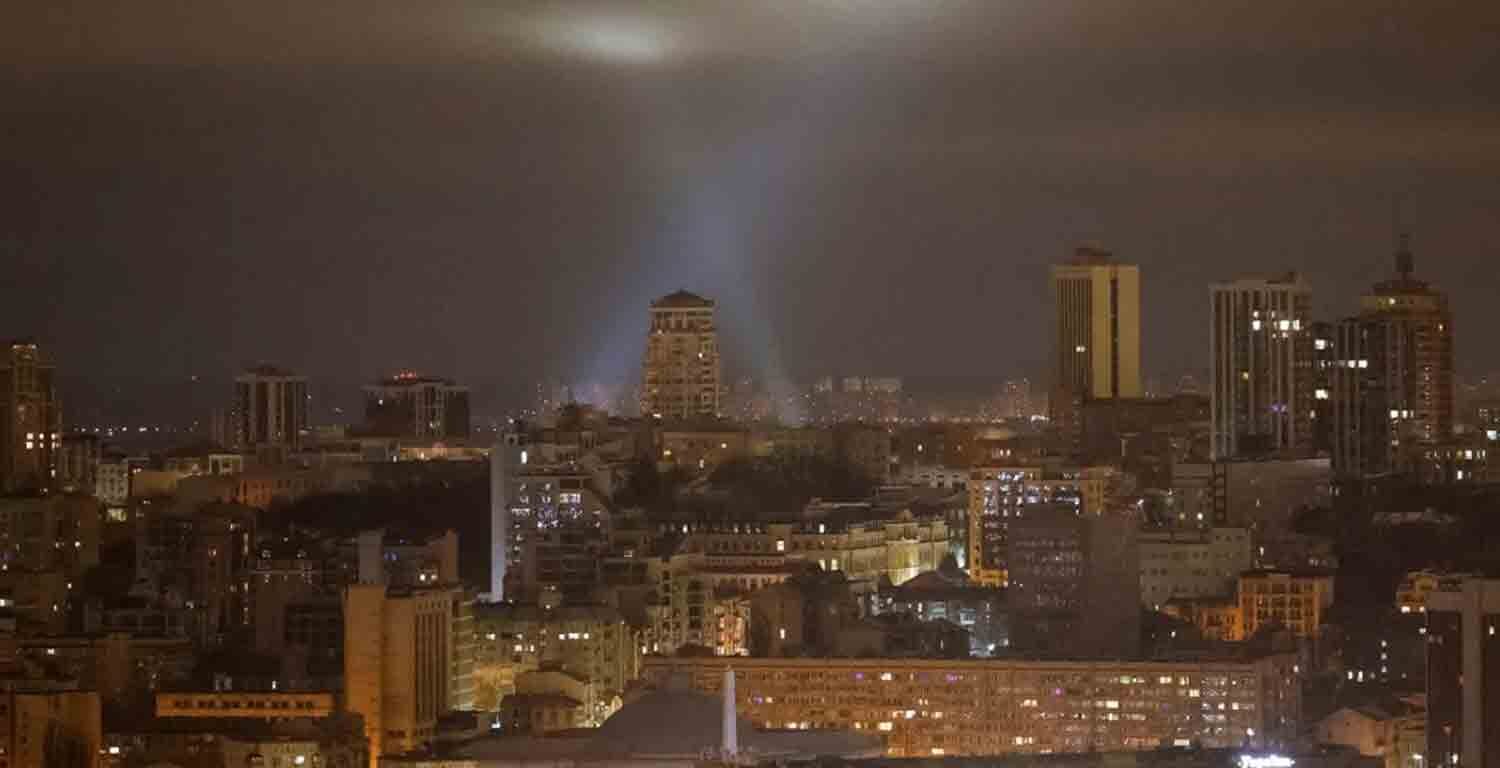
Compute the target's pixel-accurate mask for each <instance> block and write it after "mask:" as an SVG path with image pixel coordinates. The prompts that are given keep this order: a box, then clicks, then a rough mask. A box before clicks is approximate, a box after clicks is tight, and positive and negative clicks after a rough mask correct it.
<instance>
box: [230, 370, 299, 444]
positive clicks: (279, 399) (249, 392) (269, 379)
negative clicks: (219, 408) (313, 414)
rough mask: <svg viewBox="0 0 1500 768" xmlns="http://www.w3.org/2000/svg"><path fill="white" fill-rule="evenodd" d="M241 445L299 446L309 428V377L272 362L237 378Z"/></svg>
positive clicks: (237, 430) (237, 432) (237, 425)
mask: <svg viewBox="0 0 1500 768" xmlns="http://www.w3.org/2000/svg"><path fill="white" fill-rule="evenodd" d="M234 426H235V435H234V437H235V440H236V441H237V443H238V445H237V447H239V448H241V449H253V448H256V447H259V446H280V447H285V448H297V447H299V446H300V445H301V444H302V433H303V432H305V431H307V379H306V378H305V377H302V376H298V375H296V374H294V373H292V372H290V371H286V370H283V369H280V368H277V367H275V366H271V365H261V366H257V367H255V368H251V369H250V370H248V371H245V372H244V373H242V374H240V375H239V376H237V377H235V380H234Z"/></svg>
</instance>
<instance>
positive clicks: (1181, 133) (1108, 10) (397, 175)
mask: <svg viewBox="0 0 1500 768" xmlns="http://www.w3.org/2000/svg"><path fill="white" fill-rule="evenodd" d="M18 5H19V7H18V8H15V9H8V13H7V17H6V23H4V24H0V103H4V104H5V105H6V108H7V113H6V126H7V128H6V140H5V141H4V142H3V143H0V177H3V178H4V179H5V180H6V183H5V184H4V185H0V270H3V273H4V274H5V276H6V278H7V284H14V285H24V286H26V290H24V291H19V292H12V293H11V294H8V295H7V297H6V299H5V300H4V301H0V336H10V335H32V336H37V337H40V339H41V340H42V341H43V343H44V344H46V345H47V348H48V349H50V350H52V352H53V353H54V356H55V357H57V358H58V360H59V362H60V363H61V364H62V365H63V370H64V371H65V372H66V374H67V377H69V378H71V380H72V383H71V384H70V385H69V390H68V391H67V392H66V393H65V394H66V395H67V402H69V403H70V408H71V409H72V410H71V412H73V413H77V412H79V411H80V410H82V411H87V410H89V409H93V410H95V411H98V412H112V411H116V410H118V409H121V408H130V407H133V406H137V405H138V406H140V407H142V408H145V409H146V410H147V411H148V412H158V411H159V412H166V413H167V415H169V416H175V414H174V413H171V412H172V411H173V410H174V409H182V408H191V409H195V410H202V409H204V408H206V407H208V406H210V405H219V404H221V401H222V400H223V398H224V396H225V392H226V391H227V385H226V384H225V383H224V382H225V381H226V380H227V378H228V377H229V375H230V373H231V372H232V371H233V370H234V369H235V368H236V367H238V366H240V365H243V364H245V363H247V362H253V361H256V360H274V361H278V362H280V363H282V364H283V365H286V366H289V367H292V368H295V369H298V370H300V371H303V372H305V373H307V374H308V375H309V376H310V377H311V379H312V380H313V387H312V390H313V393H314V396H315V398H316V402H317V403H318V404H320V405H338V404H343V405H345V406H352V405H353V404H354V403H356V402H357V400H358V384H359V383H360V382H361V381H364V380H367V379H371V378H374V377H376V376H379V375H381V374H384V373H387V372H389V371H391V370H393V369H398V368H415V369H421V370H425V371H429V372H432V373H436V374H443V375H451V376H455V377H457V378H460V379H462V380H464V381H466V382H469V383H470V384H472V385H473V386H474V387H475V391H476V401H477V403H476V405H477V407H478V409H479V410H480V411H481V413H488V409H493V408H494V407H497V406H499V405H501V404H507V403H514V402H516V401H517V400H518V399H519V398H521V397H523V396H525V395H526V394H527V393H528V392H530V391H531V387H532V384H533V383H534V382H535V381H537V380H538V379H541V378H562V379H567V380H572V381H587V380H594V379H597V380H612V381H620V380H625V381H629V380H632V379H633V378H634V377H635V376H636V374H637V368H638V365H639V358H640V353H641V347H642V341H643V335H644V331H645V323H646V317H645V315H646V311H645V307H646V303H647V302H649V301H650V300H651V299H652V298H653V297H655V296H659V295H661V294H664V293H667V292H670V291H672V290H676V289H678V288H687V289H690V290H695V291H698V292H701V293H703V294H705V295H708V296H712V297H713V298H716V299H718V300H719V303H720V307H721V309H720V313H721V320H722V323H721V324H722V327H723V329H724V333H723V336H724V351H725V357H726V360H727V361H728V367H729V369H730V372H731V373H735V374H740V375H754V376H758V377H763V378H770V379H779V378H790V379H793V380H796V381H799V382H805V381H807V380H808V379H809V378H811V377H814V376H818V375H823V374H828V373H840V372H847V373H850V374H866V375H882V374H885V375H898V376H900V375H904V376H909V377H916V376H924V375H938V376H961V377H987V378H996V379H998V378H1002V377H1007V376H1023V375H1029V376H1032V377H1040V376H1041V375H1042V374H1043V371H1044V370H1045V366H1046V360H1047V346H1046V338H1047V336H1048V329H1049V325H1048V314H1047V310H1048V307H1047V295H1048V292H1047V283H1046V268H1047V265H1048V264H1050V263H1052V262H1054V261H1056V260H1058V259H1059V258H1062V257H1064V256H1065V255H1066V254H1067V253H1068V252H1069V251H1070V250H1071V248H1072V247H1073V246H1074V245H1075V244H1077V243H1079V242H1083V241H1094V242H1097V243H1099V244H1101V245H1103V246H1105V247H1108V248H1110V249H1112V250H1114V251H1116V252H1117V253H1118V254H1119V255H1120V256H1121V257H1122V258H1125V259H1129V260H1131V261H1135V262H1137V263H1139V264H1140V265H1141V266H1142V270H1143V292H1144V299H1145V302H1146V305H1147V306H1146V311H1145V313H1144V319H1143V323H1144V342H1143V355H1144V357H1145V367H1146V369H1147V372H1148V374H1154V375H1157V376H1159V377H1160V378H1162V379H1164V380H1168V381H1170V380H1172V379H1175V377H1176V375H1177V374H1179V373H1181V372H1184V371H1191V370H1197V369H1200V368H1202V367H1204V364H1205V360H1206V356H1207V339H1206V334H1205V330H1204V329H1205V328H1206V319H1205V316H1206V309H1207V301H1206V297H1207V284H1208V283H1209V282H1210V281H1213V280H1218V279H1225V278H1232V277H1236V276H1240V275H1242V274H1244V273H1245V272H1247V271H1254V272H1271V271H1281V270H1286V269H1299V270H1301V271H1303V272H1304V273H1305V274H1306V276H1307V278H1308V279H1309V280H1310V282H1311V283H1312V285H1313V286H1314V291H1315V304H1316V307H1315V308H1316V309H1317V311H1318V312H1319V313H1320V314H1324V315H1325V316H1330V317H1334V316H1337V315H1338V314H1339V313H1343V312H1347V311H1350V310H1351V309H1352V308H1353V306H1354V304H1355V300H1356V297H1357V296H1358V293H1359V291H1360V290H1362V289H1363V288H1364V287H1365V286H1367V285H1368V284H1369V283H1370V282H1372V281H1373V280H1375V279H1378V278H1381V277H1383V276H1385V275H1386V274H1387V273H1388V272H1389V271H1390V269H1391V264H1390V255H1389V254H1390V251H1391V248H1392V243H1393V240H1394V237H1393V231H1392V230H1393V229H1394V228H1396V227H1398V226H1399V227H1401V228H1405V229H1410V230H1411V231H1412V235H1413V243H1414V247H1415V250H1416V255H1417V270H1418V272H1419V274H1420V275H1421V276H1423V277H1426V278H1428V279H1431V280H1432V281H1434V282H1435V283H1437V284H1438V285H1439V286H1440V287H1442V288H1444V289H1445V290H1447V291H1449V293H1450V295H1451V299H1452V303H1453V305H1454V307H1455V312H1456V322H1457V324H1458V326H1459V333H1458V338H1459V346H1458V363H1459V367H1460V369H1461V370H1467V371H1483V370H1490V369H1494V368H1496V367H1500V349H1497V348H1495V347H1494V346H1493V345H1486V344H1484V343H1483V342H1482V339H1483V336H1482V335H1481V334H1480V332H1479V331H1478V329H1482V328H1486V327H1490V326H1493V325H1495V324H1497V323H1500V303H1497V302H1494V301H1492V300H1491V299H1492V297H1493V295H1494V294H1495V292H1496V290H1497V289H1500V285H1497V282H1496V281H1497V279H1500V278H1497V277H1496V270H1494V268H1493V264H1494V263H1496V261H1497V258H1500V230H1497V229H1496V228H1495V227H1494V221H1495V212H1496V211H1497V210H1500V113H1497V110H1496V106H1495V99H1494V94H1495V91H1494V83H1495V82H1500V59H1497V58H1496V57H1495V56H1494V40H1496V39H1500V3H1482V2H1460V1H1459V0H1451V1H1445V0H1438V1H1437V2H1432V3H1413V2H1409V1H1408V0H1359V1H1357V2H1356V1H1355V0H1301V1H1298V2H1294V1H1293V0H1256V1H1254V2H1252V1H1251V0H1225V2H1215V3H1210V4H1184V3H1182V2H1180V0H1141V1H1139V2H1098V1H1097V0H757V1H753V2H747V1H745V0H733V1H731V0H638V1H631V0H608V1H607V2H606V1H604V0H574V1H572V2H562V1H561V0H558V1H556V2H540V1H538V0H513V1H512V2H479V1H478V0H431V1H430V2H421V3H412V2H404V1H400V2H398V0H325V1H324V2H318V3H301V2H290V0H266V2H260V3H239V2H228V1H227V0H202V1H201V2H192V3H182V2H175V1H173V2H168V0H140V2H134V3H130V4H108V3H98V2H92V1H90V0H59V1H58V2H51V3H21V4H18ZM1397 199H1401V200H1404V201H1405V202H1404V204H1403V205H1402V206H1401V214H1400V221H1399V222H1398V221H1393V217H1392V210H1393V207H1394V206H1393V203H1394V201H1395V200H1397ZM1466 328H1469V329H1475V330H1474V331H1473V332H1472V333H1471V332H1466V331H1465V330H1464V329H1466ZM1465 339H1468V340H1469V341H1465ZM193 376H198V377H199V379H198V382H203V383H190V382H193V379H192V377H193ZM152 409H155V411H152Z"/></svg>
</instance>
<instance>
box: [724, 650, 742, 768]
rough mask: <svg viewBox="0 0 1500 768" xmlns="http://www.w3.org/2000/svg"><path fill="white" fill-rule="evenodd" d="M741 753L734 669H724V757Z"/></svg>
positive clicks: (727, 667)
mask: <svg viewBox="0 0 1500 768" xmlns="http://www.w3.org/2000/svg"><path fill="white" fill-rule="evenodd" d="M739 753H740V739H739V733H738V728H737V725H736V715H735V711H734V667H729V666H726V667H724V756H725V757H726V758H728V757H735V756H736V755H738V754H739Z"/></svg>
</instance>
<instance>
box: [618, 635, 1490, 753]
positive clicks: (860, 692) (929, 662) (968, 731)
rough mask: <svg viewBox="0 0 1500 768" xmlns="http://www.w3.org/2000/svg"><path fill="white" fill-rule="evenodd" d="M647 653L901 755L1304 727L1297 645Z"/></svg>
mask: <svg viewBox="0 0 1500 768" xmlns="http://www.w3.org/2000/svg"><path fill="white" fill-rule="evenodd" d="M1131 607H1132V609H1134V606H1131ZM1304 663H1305V662H1304ZM644 667H645V677H646V678H647V679H651V680H672V679H682V678H683V676H688V677H687V680H689V681H690V682H691V684H692V685H693V686H694V687H696V688H698V689H699V690H703V691H706V692H712V693H718V692H720V691H721V690H723V687H724V686H723V680H724V678H725V674H724V669H725V667H733V668H734V673H735V678H736V682H735V688H736V690H735V694H736V696H735V698H736V701H737V703H738V704H739V712H740V715H741V716H742V717H744V718H745V719H746V720H749V721H750V722H751V723H754V724H755V725H756V726H758V727H761V728H767V729H796V730H801V729H803V728H814V729H834V728H839V729H850V730H853V731H855V732H857V733H869V734H874V735H876V736H879V737H881V738H882V740H883V741H884V747H885V754H886V755H887V756H888V757H917V758H923V759H932V758H941V757H949V758H952V757H966V756H973V757H980V756H983V757H986V758H989V759H991V760H994V761H995V762H1006V761H1005V759H1004V758H1003V757H1002V758H996V757H995V756H998V755H1008V754H1015V755H1018V756H1019V755H1026V754H1033V755H1035V754H1050V755H1052V756H1053V757H1052V759H1054V760H1056V759H1059V758H1058V756H1059V755H1063V754H1068V753H1071V754H1073V755H1076V756H1081V755H1082V754H1083V753H1094V754H1100V755H1104V754H1108V755H1109V757H1108V758H1104V759H1100V760H1099V762H1100V763H1103V762H1105V760H1116V759H1118V760H1120V761H1121V762H1124V763H1126V764H1131V763H1132V762H1133V761H1131V760H1129V759H1128V756H1125V755H1118V754H1117V753H1120V752H1127V751H1151V750H1157V749H1160V748H1162V747H1163V746H1164V745H1167V746H1173V747H1189V746H1194V745H1197V746H1201V747H1202V748H1204V749H1216V750H1224V751H1225V752H1226V753H1227V752H1228V751H1229V750H1252V751H1253V750H1271V749H1278V748H1285V747H1286V746H1288V745H1289V744H1291V743H1292V741H1293V740H1294V739H1295V738H1296V737H1297V735H1298V732H1299V729H1298V725H1299V719H1300V717H1301V708H1302V696H1301V691H1300V685H1301V680H1300V679H1299V678H1300V671H1299V665H1298V657H1297V656H1296V655H1295V654H1290V653H1287V654H1278V655H1269V656H1262V657H1259V658H1247V657H1238V658H1233V659H1214V658H1204V657H1201V656H1200V657H1195V658H1192V659H1190V660H1186V661H1133V660H1119V659H1097V660H1077V659H1069V660H1035V659H1023V658H1007V659H998V660H997V659H972V660H970V659H963V660H951V659H914V658H858V659H822V658H818V659H808V658H803V659H774V658H747V659H712V658H684V657H671V656H651V657H648V658H647V659H646V661H645V664H644ZM828 702H831V703H828ZM1220 705H1223V709H1219V706H1220ZM897 707H911V709H897ZM804 723H806V724H807V725H803V724H804ZM746 730H749V729H744V728H742V731H741V732H742V733H743V732H744V731H746ZM1226 756H1227V755H1226ZM1091 757H1092V756H1091ZM1068 759H1069V758H1066V757H1064V758H1061V760H1064V761H1065V760H1068ZM1073 759H1076V760H1078V762H1080V763H1083V762H1085V760H1087V759H1089V758H1082V757H1075V758H1073ZM1173 759H1182V758H1177V757H1176V756H1173V757H1171V758H1167V760H1173ZM1194 759H1195V758H1193V757H1189V758H1187V759H1185V760H1183V764H1191V762H1192V761H1193V760H1194ZM1141 762H1142V763H1143V764H1144V763H1146V761H1145V760H1142V761H1141ZM1163 762H1166V761H1165V760H1164V761H1163ZM1226 762H1227V760H1226ZM1017 763H1018V764H1037V765H1041V764H1057V763H1041V762H1038V763H1027V762H1026V761H1024V760H1017ZM1202 764H1208V761H1207V760H1204V762H1203V763H1202ZM1432 764H1433V765H1434V766H1436V765H1437V763H1436V762H1435V761H1434V762H1433V763H1432ZM1465 765H1467V763H1465Z"/></svg>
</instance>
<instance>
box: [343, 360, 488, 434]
mask: <svg viewBox="0 0 1500 768" xmlns="http://www.w3.org/2000/svg"><path fill="white" fill-rule="evenodd" d="M364 392H365V430H366V431H367V432H368V433H369V434H372V435H378V436H381V437H405V438H415V439H421V440H450V439H454V438H462V437H468V436H469V388H468V387H465V386H461V385H459V384H456V383H454V382H453V381H451V380H449V379H439V378H433V377H430V376H420V375H418V374H416V373H413V372H411V371H403V372H401V373H398V374H396V375H395V376H392V377H390V378H388V379H386V380H384V381H381V382H379V383H376V384H369V385H366V386H365V388H364Z"/></svg>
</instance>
